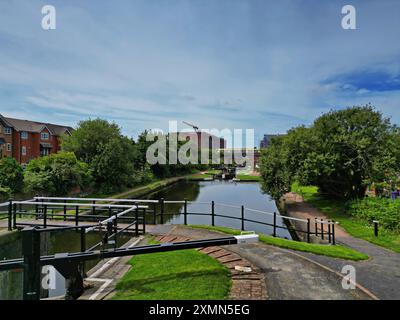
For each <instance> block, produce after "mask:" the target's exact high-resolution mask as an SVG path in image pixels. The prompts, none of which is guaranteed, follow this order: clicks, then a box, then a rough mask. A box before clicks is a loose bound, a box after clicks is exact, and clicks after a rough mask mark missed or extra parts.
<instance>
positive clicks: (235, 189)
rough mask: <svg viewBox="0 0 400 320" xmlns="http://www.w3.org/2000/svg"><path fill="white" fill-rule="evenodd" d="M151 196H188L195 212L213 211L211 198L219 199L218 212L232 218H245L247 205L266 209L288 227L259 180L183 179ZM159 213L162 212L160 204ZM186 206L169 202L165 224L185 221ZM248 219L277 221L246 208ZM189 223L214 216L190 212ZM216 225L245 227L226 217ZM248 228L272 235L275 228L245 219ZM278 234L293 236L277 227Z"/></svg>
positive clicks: (206, 222)
mask: <svg viewBox="0 0 400 320" xmlns="http://www.w3.org/2000/svg"><path fill="white" fill-rule="evenodd" d="M147 198H148V199H160V198H164V199H165V201H168V200H183V199H187V200H188V201H190V202H191V203H189V204H188V208H187V211H188V212H195V213H207V214H210V213H211V201H214V202H215V213H216V214H220V215H225V216H230V217H238V218H239V217H241V208H240V206H242V205H243V206H245V208H250V209H255V210H259V211H265V212H269V213H273V212H277V213H278V217H277V225H278V226H282V227H286V225H285V223H284V221H283V220H282V218H281V216H280V215H279V210H278V208H277V206H276V203H275V201H274V200H271V199H270V197H269V196H268V195H266V194H264V193H262V191H261V189H260V184H259V183H257V182H232V181H226V180H222V181H221V180H214V181H181V182H178V183H176V184H173V185H171V186H169V187H167V188H165V189H162V190H161V191H158V192H155V193H152V194H149V195H148V196H147ZM157 212H160V208H159V206H157ZM183 212H184V205H183V204H182V203H180V204H168V203H167V204H165V213H166V214H168V215H165V217H164V223H168V224H183V222H184V218H183ZM245 218H247V219H250V220H254V221H260V222H265V223H271V224H272V223H273V216H272V215H269V214H263V213H258V212H254V211H251V210H248V209H246V210H245ZM147 219H148V221H152V220H153V218H152V217H151V216H148V217H147ZM157 222H158V223H160V222H161V218H160V217H158V218H157ZM187 222H188V224H202V225H211V216H208V215H190V214H189V215H188V221H187ZM215 225H216V226H224V227H230V228H235V229H240V228H241V221H240V220H236V219H229V218H223V217H215ZM245 230H251V231H256V232H260V233H264V234H268V235H270V234H272V233H273V228H272V227H271V226H265V225H262V224H258V223H253V222H245ZM276 232H277V235H278V236H279V237H281V238H287V239H291V238H292V237H291V235H290V233H289V232H288V230H285V229H281V228H277V230H276Z"/></svg>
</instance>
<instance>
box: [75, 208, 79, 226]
mask: <svg viewBox="0 0 400 320" xmlns="http://www.w3.org/2000/svg"><path fill="white" fill-rule="evenodd" d="M75 225H76V226H78V225H79V206H76V208H75Z"/></svg>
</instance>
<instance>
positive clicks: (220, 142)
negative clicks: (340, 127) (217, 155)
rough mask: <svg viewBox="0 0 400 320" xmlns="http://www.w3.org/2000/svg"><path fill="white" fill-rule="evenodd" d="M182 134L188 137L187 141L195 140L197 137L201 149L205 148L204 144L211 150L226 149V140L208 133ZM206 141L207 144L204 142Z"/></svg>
mask: <svg viewBox="0 0 400 320" xmlns="http://www.w3.org/2000/svg"><path fill="white" fill-rule="evenodd" d="M181 133H182V134H184V135H185V136H186V137H187V139H191V140H195V139H196V135H197V143H198V146H199V147H200V148H201V147H203V144H204V146H205V147H207V148H209V149H211V150H215V149H224V148H225V147H226V140H225V139H224V138H220V137H217V136H214V135H212V134H209V133H206V132H201V131H198V132H181ZM204 140H205V141H206V142H204Z"/></svg>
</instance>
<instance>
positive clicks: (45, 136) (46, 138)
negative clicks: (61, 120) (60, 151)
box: [40, 132, 49, 140]
mask: <svg viewBox="0 0 400 320" xmlns="http://www.w3.org/2000/svg"><path fill="white" fill-rule="evenodd" d="M40 139H42V140H49V134H48V133H47V132H42V133H41V134H40Z"/></svg>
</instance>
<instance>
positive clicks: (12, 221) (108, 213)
mask: <svg viewBox="0 0 400 320" xmlns="http://www.w3.org/2000/svg"><path fill="white" fill-rule="evenodd" d="M39 200H40V201H39ZM44 200H45V199H44V198H43V199H38V198H34V199H32V200H27V201H12V200H10V201H9V202H8V203H7V206H8V211H7V217H8V230H10V231H11V230H13V229H16V228H18V227H26V226H37V227H42V228H48V227H54V228H63V227H64V228H65V227H70V225H68V224H67V223H68V222H72V223H73V224H74V226H75V228H78V227H85V228H87V230H86V232H89V231H92V230H95V229H98V228H101V227H102V226H105V225H107V224H108V223H112V224H113V228H114V229H115V230H123V231H133V232H135V234H136V235H138V234H140V233H145V231H146V229H145V228H146V221H145V220H146V209H147V206H143V205H139V204H138V203H137V202H135V203H131V204H129V205H123V204H104V203H101V204H100V203H94V202H93V201H92V203H84V202H78V201H75V198H74V201H75V202H68V200H67V199H65V200H63V202H53V201H52V200H53V199H48V200H47V201H44ZM59 200H61V199H59ZM69 200H71V199H69ZM129 213H131V214H132V215H128V214H129ZM26 217H28V218H31V219H33V220H34V221H29V220H28V221H26V220H22V221H21V219H22V218H26ZM18 218H19V219H18ZM38 220H41V221H40V222H39V221H38ZM57 221H58V222H60V221H61V223H55V222H57ZM63 222H67V223H65V224H62V223H63ZM82 222H93V223H92V224H89V225H83V226H82V224H81V223H82ZM118 224H120V225H118ZM132 227H134V228H132Z"/></svg>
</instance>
